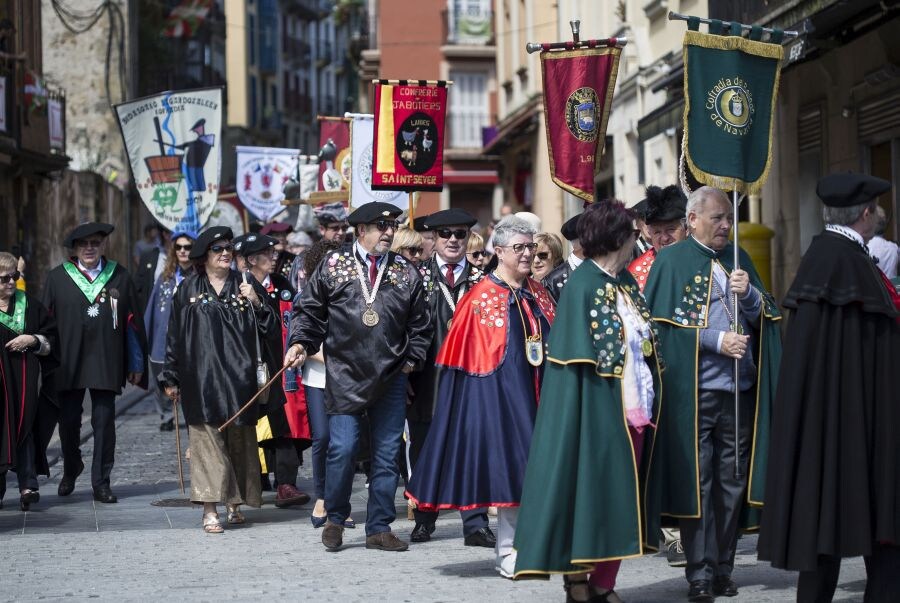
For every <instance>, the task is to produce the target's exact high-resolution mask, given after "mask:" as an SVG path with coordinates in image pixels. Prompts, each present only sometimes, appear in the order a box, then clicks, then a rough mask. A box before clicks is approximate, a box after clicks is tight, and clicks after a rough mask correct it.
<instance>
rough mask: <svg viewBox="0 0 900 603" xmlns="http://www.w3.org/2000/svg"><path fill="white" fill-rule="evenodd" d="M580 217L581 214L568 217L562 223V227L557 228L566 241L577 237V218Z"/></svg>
mask: <svg viewBox="0 0 900 603" xmlns="http://www.w3.org/2000/svg"><path fill="white" fill-rule="evenodd" d="M579 218H581V214H578V215H577V216H574V217H572V218H569V219H568V220H566V221H565V223H564V224H563V225H562V228H560V229H559V232H561V233H562V236H563V237H565V239H566V240H567V241H574V240H575V239H577V238H578V219H579Z"/></svg>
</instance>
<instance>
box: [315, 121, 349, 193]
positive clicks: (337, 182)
mask: <svg viewBox="0 0 900 603" xmlns="http://www.w3.org/2000/svg"><path fill="white" fill-rule="evenodd" d="M329 143H330V145H331V146H330V147H327V146H326V145H329ZM319 148H320V149H323V151H320V153H321V154H322V155H323V157H322V159H321V161H320V162H319V166H318V168H317V170H318V174H319V182H318V186H319V188H318V190H320V191H327V192H330V193H331V192H337V191H346V190H349V189H350V122H349V121H347V120H345V119H343V118H340V117H320V118H319Z"/></svg>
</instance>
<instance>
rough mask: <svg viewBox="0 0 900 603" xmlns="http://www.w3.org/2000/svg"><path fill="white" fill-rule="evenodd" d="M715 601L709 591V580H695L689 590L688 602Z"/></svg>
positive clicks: (704, 602)
mask: <svg viewBox="0 0 900 603" xmlns="http://www.w3.org/2000/svg"><path fill="white" fill-rule="evenodd" d="M713 600H714V597H713V596H712V593H711V592H710V591H709V580H694V581H693V582H691V587H690V589H688V601H691V602H692V603H710V602H711V601H713Z"/></svg>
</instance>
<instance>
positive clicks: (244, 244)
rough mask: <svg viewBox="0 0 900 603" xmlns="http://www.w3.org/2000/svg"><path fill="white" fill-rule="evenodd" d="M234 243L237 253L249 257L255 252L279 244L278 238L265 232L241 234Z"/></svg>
mask: <svg viewBox="0 0 900 603" xmlns="http://www.w3.org/2000/svg"><path fill="white" fill-rule="evenodd" d="M232 243H234V251H235V253H237V254H238V255H242V256H244V257H248V256H251V255H253V254H254V253H259V252H260V251H265V250H266V249H270V248H272V247H275V245H277V244H278V239H274V238H272V237H270V236H268V235H264V234H257V233H251V234H246V235H241V236H239V237H238V238H236V239H234V240H233V241H232Z"/></svg>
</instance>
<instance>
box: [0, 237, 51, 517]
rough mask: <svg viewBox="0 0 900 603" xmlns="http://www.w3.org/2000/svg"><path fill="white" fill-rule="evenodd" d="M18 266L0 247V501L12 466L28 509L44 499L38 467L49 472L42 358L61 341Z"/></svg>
mask: <svg viewBox="0 0 900 603" xmlns="http://www.w3.org/2000/svg"><path fill="white" fill-rule="evenodd" d="M16 267H17V261H16V257H15V256H14V255H12V254H10V253H5V252H4V253H0V391H2V392H3V395H2V397H0V506H2V504H3V496H4V494H5V493H6V472H7V470H9V469H12V470H13V471H15V472H16V477H17V478H18V482H19V507H20V508H21V509H22V510H23V511H27V510H28V509H29V508H30V506H31V504H32V503H36V502H37V501H38V500H39V499H40V494H39V493H38V481H37V472H38V471H40V472H41V473H42V474H43V475H49V473H50V472H49V468H48V467H47V463H46V460H43V459H44V455H43V451H42V450H37V449H36V448H43V447H44V446H45V445H46V442H44V443H43V445H41V444H40V443H36V441H35V440H36V437H35V436H36V434H35V433H34V431H35V430H34V428H35V425H36V421H35V418H36V415H37V412H38V382H39V380H40V377H41V370H42V363H44V362H46V361H47V360H48V358H47V356H48V354H49V353H50V350H51V348H52V347H53V346H55V345H56V343H57V341H56V326H55V324H54V322H53V319H52V318H50V316H49V315H48V314H47V310H46V309H45V308H44V305H43V304H42V303H41V302H39V301H38V300H36V299H34V298H33V297H31V296H30V295H27V294H26V293H25V292H24V291H19V290H17V289H16V281H17V280H18V279H19V272H18V270H16ZM43 368H45V369H46V368H48V367H46V366H44V367H43ZM41 460H43V462H41ZM36 463H39V464H40V465H41V466H37V465H36Z"/></svg>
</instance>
